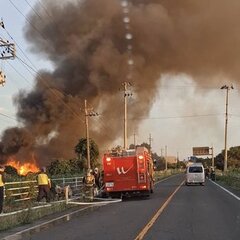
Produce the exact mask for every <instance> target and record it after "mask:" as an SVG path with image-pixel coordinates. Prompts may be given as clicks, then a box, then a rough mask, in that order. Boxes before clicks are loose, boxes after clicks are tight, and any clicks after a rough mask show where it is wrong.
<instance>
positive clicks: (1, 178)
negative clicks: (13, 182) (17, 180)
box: [0, 174, 4, 187]
mask: <svg viewBox="0 0 240 240" xmlns="http://www.w3.org/2000/svg"><path fill="white" fill-rule="evenodd" d="M3 186H4V182H3V177H2V174H0V187H3Z"/></svg>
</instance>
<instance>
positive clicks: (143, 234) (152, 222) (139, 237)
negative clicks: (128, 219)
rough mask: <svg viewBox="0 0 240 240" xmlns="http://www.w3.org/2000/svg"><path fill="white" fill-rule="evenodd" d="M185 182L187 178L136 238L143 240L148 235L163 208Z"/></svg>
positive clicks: (136, 239)
mask: <svg viewBox="0 0 240 240" xmlns="http://www.w3.org/2000/svg"><path fill="white" fill-rule="evenodd" d="M184 183H185V180H183V181H182V182H181V184H180V185H179V186H178V187H177V188H176V189H175V191H174V192H173V193H172V194H171V195H170V197H169V198H168V199H167V200H166V202H165V203H164V204H163V205H162V207H160V208H159V209H158V211H157V212H156V214H155V215H154V216H153V217H152V219H151V220H150V221H149V222H148V223H147V225H146V226H145V227H144V228H143V230H142V231H141V232H140V233H139V234H138V235H137V237H136V238H135V239H134V240H141V239H143V237H144V236H145V235H146V233H147V232H148V231H149V229H150V228H151V227H152V226H153V224H154V223H155V222H156V220H157V219H158V217H159V216H160V215H161V213H162V212H163V210H164V209H165V208H166V207H167V205H168V204H169V202H170V201H171V200H172V198H173V196H174V195H175V194H176V192H177V191H178V190H179V188H180V187H181V186H182V185H183V184H184Z"/></svg>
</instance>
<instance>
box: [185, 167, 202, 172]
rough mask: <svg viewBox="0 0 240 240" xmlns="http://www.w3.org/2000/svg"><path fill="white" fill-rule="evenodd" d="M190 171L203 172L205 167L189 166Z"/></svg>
mask: <svg viewBox="0 0 240 240" xmlns="http://www.w3.org/2000/svg"><path fill="white" fill-rule="evenodd" d="M188 172H190V173H201V172H203V168H202V167H189V170H188Z"/></svg>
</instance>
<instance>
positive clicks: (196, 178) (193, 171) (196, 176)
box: [186, 163, 205, 185]
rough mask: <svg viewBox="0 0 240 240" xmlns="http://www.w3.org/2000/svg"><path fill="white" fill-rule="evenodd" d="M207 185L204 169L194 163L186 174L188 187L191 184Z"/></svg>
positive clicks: (199, 164)
mask: <svg viewBox="0 0 240 240" xmlns="http://www.w3.org/2000/svg"><path fill="white" fill-rule="evenodd" d="M198 183H199V184H201V185H204V184H205V173H204V167H203V165H202V164H201V163H193V164H192V165H190V166H188V168H187V172H186V185H189V184H198Z"/></svg>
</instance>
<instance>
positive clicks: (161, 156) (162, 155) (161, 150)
mask: <svg viewBox="0 0 240 240" xmlns="http://www.w3.org/2000/svg"><path fill="white" fill-rule="evenodd" d="M161 157H163V148H161Z"/></svg>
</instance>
